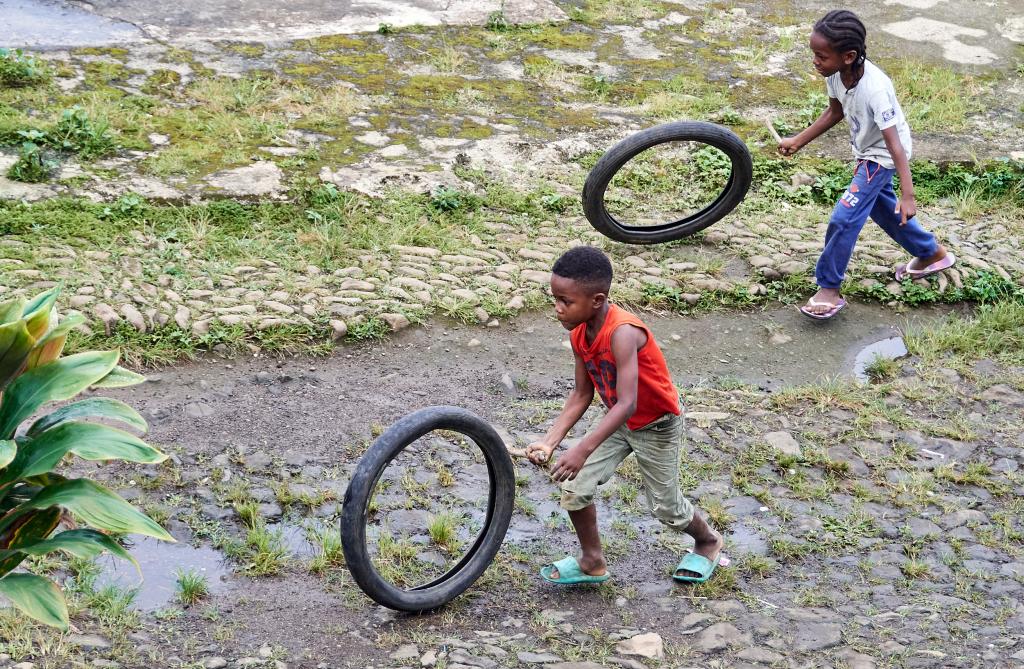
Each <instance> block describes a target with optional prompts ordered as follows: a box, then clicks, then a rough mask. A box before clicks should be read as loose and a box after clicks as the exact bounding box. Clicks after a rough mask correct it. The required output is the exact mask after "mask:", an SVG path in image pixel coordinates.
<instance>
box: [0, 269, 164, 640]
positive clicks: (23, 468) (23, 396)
mask: <svg viewBox="0 0 1024 669" xmlns="http://www.w3.org/2000/svg"><path fill="white" fill-rule="evenodd" d="M58 293H59V289H57V288H54V289H52V290H49V291H47V292H45V293H42V294H41V295H39V296H37V297H35V298H34V299H32V300H31V301H26V300H25V299H24V298H17V299H14V300H11V301H9V302H4V303H0V595H4V596H5V597H7V599H9V600H10V601H11V603H12V604H14V606H16V607H18V608H19V609H21V610H22V611H23V612H24V613H25V614H27V615H29V616H31V617H32V618H35V619H37V620H40V621H42V622H44V623H46V624H48V625H53V626H56V627H60V628H63V629H67V627H68V611H67V605H66V603H65V601H64V597H63V595H62V593H61V591H60V589H59V588H58V587H57V585H56V584H55V583H53V582H52V581H51V580H49V579H48V578H45V577H43V576H38V575H36V574H32V573H28V572H26V571H24V570H22V571H14V570H15V569H16V568H17V567H18V566H19V565H21V563H22V562H23V561H24V560H25V559H26V558H27V557H29V556H38V555H45V554H47V553H51V552H54V551H62V552H64V553H68V554H70V555H73V556H76V557H84V558H92V557H95V556H97V555H99V554H100V553H102V552H103V551H110V552H111V553H112V554H114V555H117V556H119V557H122V558H125V559H127V560H131V561H132V562H134V559H133V558H132V557H131V555H130V554H129V553H128V552H127V551H126V550H125V549H124V548H123V547H122V546H121V545H120V544H119V543H118V541H117V535H121V534H129V533H135V534H145V535H148V536H151V537H156V538H159V539H165V540H168V541H173V539H172V538H171V536H170V535H169V534H168V533H167V532H166V531H165V530H164V529H163V528H161V527H160V526H159V525H158V524H156V523H155V522H154V521H153V520H151V519H150V518H149V517H147V516H146V515H145V514H143V513H142V512H140V511H139V510H137V509H135V508H134V507H133V506H131V505H130V504H128V503H127V502H126V501H124V500H123V499H121V498H120V497H119V496H118V495H116V494H115V493H113V492H111V491H110V490H108V489H106V488H104V487H103V486H101V485H99V484H98V483H95V482H94V481H91V480H89V479H87V478H66V477H64V476H62V475H60V474H57V473H55V472H54V469H55V468H56V467H57V466H58V465H59V464H60V463H61V461H62V460H64V458H65V457H67V456H69V455H77V456H78V457H80V458H84V459H86V460H127V461H130V462H141V463H156V462H162V461H163V460H165V459H166V458H167V456H166V455H164V454H163V453H161V452H160V451H158V450H157V449H155V448H153V447H152V446H149V445H148V444H146V443H144V442H143V441H142V440H140V439H139V438H138V437H136V436H134V435H132V434H130V433H129V432H126V431H124V430H120V429H117V428H114V427H111V426H109V425H106V424H99V423H93V422H87V421H86V420H84V419H88V418H102V419H104V420H106V421H114V422H119V423H122V424H124V425H125V426H127V427H130V428H134V429H136V430H139V431H145V429H146V421H145V420H144V419H143V418H142V416H140V415H139V414H138V412H136V411H135V410H134V409H132V408H131V407H130V406H128V405H127V404H124V403H123V402H120V401H118V400H115V399H111V398H105V397H91V398H88V399H83V400H79V401H77V402H72V403H70V404H65V405H63V406H61V407H60V408H58V409H56V410H54V411H52V412H51V413H48V414H43V415H41V416H38V412H39V410H40V408H42V407H43V406H44V405H45V404H47V403H49V402H63V401H65V400H70V399H72V398H73V397H75V396H76V395H78V394H79V393H80V392H82V391H83V390H85V389H87V388H90V387H92V388H118V387H123V386H130V385H134V384H136V383H140V382H142V381H143V377H141V376H139V375H138V374H135V373H134V372H131V371H128V370H126V369H124V368H122V367H119V366H118V365H117V361H118V358H119V355H120V354H119V353H118V351H87V352H85V353H77V354H75V355H69V356H66V357H61V353H62V352H63V349H64V343H65V340H66V339H67V336H68V333H69V332H70V331H71V330H72V329H73V328H74V327H76V326H77V325H79V324H80V323H81V322H82V319H81V317H72V318H67V319H65V320H63V321H60V322H58V316H57V310H56V307H55V304H56V301H57V296H58ZM33 416H38V417H36V418H35V420H33V421H31V423H29V419H30V418H32V417H33ZM61 527H70V528H72V529H64V530H63V531H60V530H59V528H61ZM137 566H138V565H137V564H136V567H137Z"/></svg>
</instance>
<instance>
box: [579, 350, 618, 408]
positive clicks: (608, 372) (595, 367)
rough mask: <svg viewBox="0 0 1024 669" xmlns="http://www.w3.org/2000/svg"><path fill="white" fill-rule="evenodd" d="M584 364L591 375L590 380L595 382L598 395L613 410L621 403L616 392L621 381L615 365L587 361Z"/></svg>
mask: <svg viewBox="0 0 1024 669" xmlns="http://www.w3.org/2000/svg"><path fill="white" fill-rule="evenodd" d="M595 362H596V363H597V364H595ZM583 364H584V365H585V366H586V368H587V373H588V374H590V380H591V381H593V382H594V388H596V389H597V394H598V395H600V396H601V401H602V402H604V405H605V406H606V407H608V408H609V409H611V408H612V407H613V406H615V404H616V402H618V401H619V394H618V393H617V392H616V389H617V388H618V380H619V379H618V372H616V371H615V364H614V363H612V362H609V361H608V360H597V361H594V360H585V361H584V362H583Z"/></svg>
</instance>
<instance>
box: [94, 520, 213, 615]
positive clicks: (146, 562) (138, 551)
mask: <svg viewBox="0 0 1024 669" xmlns="http://www.w3.org/2000/svg"><path fill="white" fill-rule="evenodd" d="M133 541H134V545H132V546H131V547H130V548H129V549H128V552H130V553H131V554H132V555H133V556H134V557H135V559H136V560H138V561H139V567H140V568H141V569H142V580H141V582H140V580H139V573H138V572H137V571H136V570H135V567H134V565H132V563H130V562H128V561H127V560H121V559H119V558H115V557H114V556H112V555H104V556H103V557H101V558H99V559H98V560H97V561H96V564H97V565H99V566H100V568H101V570H102V571H101V572H100V574H99V576H98V577H97V579H96V585H97V587H103V586H106V585H116V586H118V587H119V588H124V589H133V588H135V589H137V594H136V596H135V601H134V602H133V603H132V608H134V609H140V610H142V611H153V610H155V609H159V608H163V607H165V606H170V605H172V604H173V603H174V600H175V596H176V595H177V587H178V586H177V582H178V577H177V573H178V572H179V571H195V572H199V573H200V574H203V575H204V576H206V582H207V586H208V588H209V590H210V594H216V593H218V592H221V591H222V590H224V589H225V588H226V587H227V583H226V578H227V576H228V574H229V573H230V569H229V568H228V566H227V565H226V564H225V562H224V558H223V556H222V555H221V554H220V553H218V552H217V551H215V550H213V549H212V548H209V547H207V546H199V547H196V546H190V545H189V544H187V543H184V542H179V543H176V544H170V543H167V542H164V541H158V540H156V539H151V538H149V537H140V538H137V539H134V540H133Z"/></svg>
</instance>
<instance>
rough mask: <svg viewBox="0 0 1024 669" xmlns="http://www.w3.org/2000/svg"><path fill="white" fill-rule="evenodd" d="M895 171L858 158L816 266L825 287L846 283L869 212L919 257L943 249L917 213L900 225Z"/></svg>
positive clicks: (911, 252)
mask: <svg viewBox="0 0 1024 669" xmlns="http://www.w3.org/2000/svg"><path fill="white" fill-rule="evenodd" d="M895 173H896V170H890V169H886V168H884V167H882V166H881V165H879V164H878V163H874V162H871V161H870V160H861V161H858V162H857V168H856V169H855V170H854V172H853V181H851V182H850V186H849V187H848V188H847V189H846V192H845V193H843V196H842V197H841V198H839V202H837V203H836V207H835V209H834V210H833V211H832V218H831V219H829V222H828V230H827V231H826V232H825V249H824V250H823V251H822V252H821V257H820V258H818V264H817V266H816V267H815V268H814V276H815V278H816V279H817V281H818V286H820V287H821V288H839V286H841V285H842V283H843V277H844V276H845V275H846V266H847V265H848V264H850V256H851V255H853V247H854V245H855V244H856V243H857V237H858V236H859V235H860V231H861V228H863V227H864V223H865V222H866V221H867V220H868V216H871V220H873V221H874V222H875V223H877V224H878V226H879V227H880V228H882V229H883V230H885V232H886V234H887V235H889V236H890V237H892V238H893V239H894V240H895V241H896V243H897V244H899V245H900V246H902V247H903V248H904V249H906V250H907V252H908V253H910V255H912V256H914V257H916V258H927V257H928V256H930V255H934V254H935V253H936V252H937V251H938V250H939V245H938V243H937V242H936V241H935V235H933V234H932V233H930V232H928V231H927V230H925V229H924V228H922V227H921V226H920V224H918V222H917V218H916V217H915V218H911V219H909V220H908V221H907V224H906V225H903V226H901V225H900V215H899V214H897V213H896V204H897V203H898V202H899V200H898V198H897V197H896V192H895V191H894V190H893V189H892V177H893V175H894V174H895Z"/></svg>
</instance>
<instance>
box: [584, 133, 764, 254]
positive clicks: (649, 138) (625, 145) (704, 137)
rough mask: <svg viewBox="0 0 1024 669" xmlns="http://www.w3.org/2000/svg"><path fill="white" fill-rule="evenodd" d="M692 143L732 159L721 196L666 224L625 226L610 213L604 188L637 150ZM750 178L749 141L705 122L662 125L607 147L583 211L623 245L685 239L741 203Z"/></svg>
mask: <svg viewBox="0 0 1024 669" xmlns="http://www.w3.org/2000/svg"><path fill="white" fill-rule="evenodd" d="M681 141H692V142H701V143H703V144H708V145H710V146H713V147H715V148H717V149H720V150H721V151H722V152H723V153H725V155H726V156H728V158H729V160H730V161H731V163H732V172H731V174H730V175H729V181H728V183H726V185H725V188H724V189H723V190H722V192H721V193H720V194H719V196H718V197H717V198H716V199H715V200H714V201H713V202H712V203H711V204H709V205H708V206H706V207H704V208H703V209H701V210H700V211H698V212H696V213H694V214H691V215H689V216H686V217H684V218H681V219H678V220H676V221H671V222H669V223H662V224H660V225H652V226H633V225H625V224H623V223H622V222H621V221H619V220H618V219H617V218H615V217H614V216H612V215H611V214H610V213H608V209H607V207H605V203H604V197H605V191H606V190H607V189H608V184H609V183H611V180H612V178H614V176H615V174H616V173H618V171H619V170H620V169H622V167H623V166H624V165H625V164H626V163H628V162H629V161H630V160H632V159H633V158H634V157H636V156H637V154H639V153H641V152H642V151H646V150H647V149H650V148H652V147H654V146H657V145H658V144H664V143H666V142H681ZM753 176H754V163H753V160H752V159H751V157H750V151H749V149H747V145H746V144H744V143H743V140H742V139H740V138H739V137H738V136H737V135H736V133H734V132H732V131H731V130H729V129H728V128H724V127H722V126H720V125H716V124H714V123H706V122H704V121H674V122H672V123H663V124H661V125H656V126H654V127H652V128H647V129H645V130H641V131H640V132H638V133H636V134H633V135H630V136H629V137H626V138H625V139H623V140H622V141H620V142H619V143H618V144H616V145H615V146H613V147H612V148H610V149H608V151H606V152H605V154H604V155H603V156H601V158H600V159H598V161H597V163H596V164H595V165H594V167H593V168H592V169H591V170H590V174H588V175H587V180H586V182H585V183H584V185H583V213H584V214H585V215H586V217H587V220H588V221H590V224H591V225H592V226H594V228H595V229H596V230H597V231H598V232H600V233H601V234H603V235H605V236H606V237H609V238H610V239H614V240H615V241H619V242H624V243H626V244H660V243H663V242H670V241H674V240H677V239H682V238H683V237H688V236H690V235H692V234H694V233H696V232H699V231H700V230H703V229H704V228H706V227H708V226H709V225H712V224H714V223H717V222H718V221H720V220H721V219H722V218H724V217H725V216H726V215H728V214H729V212H731V211H732V210H733V209H735V208H736V206H737V205H738V204H739V203H740V202H742V201H743V198H744V197H745V196H746V194H747V191H748V190H749V189H750V184H751V181H753Z"/></svg>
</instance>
